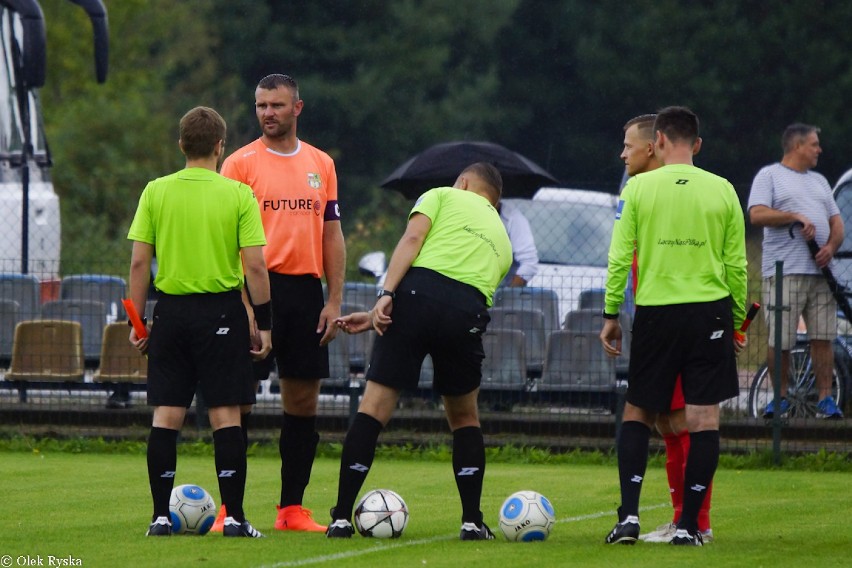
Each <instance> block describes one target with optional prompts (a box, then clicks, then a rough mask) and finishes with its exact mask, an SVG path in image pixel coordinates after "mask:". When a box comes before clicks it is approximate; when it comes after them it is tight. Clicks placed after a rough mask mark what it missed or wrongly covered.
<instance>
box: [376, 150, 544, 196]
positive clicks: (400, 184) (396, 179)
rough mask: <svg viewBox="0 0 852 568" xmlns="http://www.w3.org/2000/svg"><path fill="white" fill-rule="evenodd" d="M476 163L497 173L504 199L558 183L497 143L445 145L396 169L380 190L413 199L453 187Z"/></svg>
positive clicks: (532, 164) (428, 151)
mask: <svg viewBox="0 0 852 568" xmlns="http://www.w3.org/2000/svg"><path fill="white" fill-rule="evenodd" d="M475 162H488V163H490V164H493V165H494V166H495V167H496V168H497V169H498V170H500V174H501V175H502V176H503V196H504V197H532V194H533V193H535V191H536V190H537V189H538V188H540V187H542V186H544V185H558V183H559V181H558V180H557V179H556V178H554V177H553V176H552V175H550V174H549V173H547V172H546V171H545V170H544V169H542V168H541V167H540V166H539V165H537V164H536V163H534V162H532V161H530V160H528V159H527V158H525V157H524V156H522V155H520V154H518V153H517V152H513V151H511V150H509V149H508V148H505V147H503V146H500V145H499V144H492V143H491V142H445V143H443V144H436V145H435V146H432V147H431V148H428V149H426V150H424V151H423V152H421V153H419V154H417V155H416V156H414V157H413V158H411V159H410V160H408V161H407V162H405V163H404V164H402V165H401V166H399V167H398V168H397V169H396V170H395V171H394V172H393V173H392V174H391V175H389V176H388V177H387V179H385V180H384V181H383V182H382V187H384V188H386V189H395V190H397V191H399V192H401V193H402V194H403V195H404V196H406V197H407V198H409V199H414V198H416V197H418V196H419V195H420V194H421V193H423V192H424V191H427V190H429V189H432V188H433V187H441V186H449V185H453V183H454V182H455V181H456V178H457V177H458V175H459V174H460V173H461V172H462V170H463V169H465V168H466V167H467V166H469V165H471V164H473V163H475Z"/></svg>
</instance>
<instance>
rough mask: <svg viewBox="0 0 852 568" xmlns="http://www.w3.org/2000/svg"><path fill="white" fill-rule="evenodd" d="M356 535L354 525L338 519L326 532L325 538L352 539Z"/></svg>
mask: <svg viewBox="0 0 852 568" xmlns="http://www.w3.org/2000/svg"><path fill="white" fill-rule="evenodd" d="M353 534H355V528H354V527H353V526H352V523H350V522H349V521H347V520H346V519H337V520H336V521H334V522H333V523H331V524H330V525H328V528H327V529H326V531H325V536H327V537H328V538H352V535H353Z"/></svg>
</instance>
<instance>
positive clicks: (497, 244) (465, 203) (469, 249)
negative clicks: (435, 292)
mask: <svg viewBox="0 0 852 568" xmlns="http://www.w3.org/2000/svg"><path fill="white" fill-rule="evenodd" d="M415 213H422V214H423V215H426V216H427V217H429V219H430V220H431V221H432V228H431V229H430V230H429V234H428V235H427V236H426V240H425V241H424V242H423V247H422V248H421V249H420V254H418V255H417V258H416V259H414V262H413V263H412V266H415V267H420V268H428V269H430V270H434V271H435V272H440V273H441V274H443V275H444V276H447V277H448V278H452V279H453V280H456V281H458V282H462V283H464V284H468V285H470V286H473V287H474V288H476V289H477V290H479V291H480V292H482V294H483V295H484V296H485V300H486V303H487V304H488V305H489V306H490V305H491V301H492V299H493V296H494V290H495V289H496V288H497V285H498V284H499V283H500V281H501V280H503V277H504V276H505V275H506V273H507V272H508V271H509V267H510V266H511V264H512V245H511V243H510V242H509V235H507V234H506V228H505V227H504V226H503V221H501V220H500V214H499V213H497V209H495V208H494V206H493V205H491V203H490V202H489V201H488V200H487V199H485V198H484V197H482V196H481V195H477V194H475V193H473V192H470V191H463V190H461V189H454V188H452V187H438V188H435V189H430V190H429V191H427V192H426V193H424V194H423V195H421V196H420V198H419V199H418V200H417V203H415V204H414V208H413V209H412V210H411V214H410V215H409V217H410V216H411V215H414V214H415Z"/></svg>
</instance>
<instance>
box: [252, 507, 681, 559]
mask: <svg viewBox="0 0 852 568" xmlns="http://www.w3.org/2000/svg"><path fill="white" fill-rule="evenodd" d="M662 507H671V503H660V504H657V505H650V506H648V507H640V511H651V510H654V509H660V508H662ZM612 514H613V512H612V511H599V512H597V513H590V514H588V515H580V516H577V517H565V518H564V519H557V520H556V522H557V523H577V522H580V521H590V520H593V519H600V518H601V517H608V516H610V515H612ZM498 536H499V533H498ZM456 538H458V535H443V536H433V537H430V538H419V539H417V540H406V541H402V542H399V541H398V542H394V543H391V544H383V545H381V546H374V547H372V548H363V549H361V550H349V551H346V552H336V553H334V554H324V555H322V556H315V557H313V558H302V559H301V560H288V561H286V562H276V563H275V564H263V565H261V566H258V567H257V568H290V567H291V566H310V565H312V564H324V563H326V562H334V561H335V560H344V559H348V558H355V557H356V556H364V555H367V554H373V553H375V552H385V551H388V550H393V549H395V548H404V547H408V546H419V545H421V544H431V543H433V542H440V541H442V540H453V539H456Z"/></svg>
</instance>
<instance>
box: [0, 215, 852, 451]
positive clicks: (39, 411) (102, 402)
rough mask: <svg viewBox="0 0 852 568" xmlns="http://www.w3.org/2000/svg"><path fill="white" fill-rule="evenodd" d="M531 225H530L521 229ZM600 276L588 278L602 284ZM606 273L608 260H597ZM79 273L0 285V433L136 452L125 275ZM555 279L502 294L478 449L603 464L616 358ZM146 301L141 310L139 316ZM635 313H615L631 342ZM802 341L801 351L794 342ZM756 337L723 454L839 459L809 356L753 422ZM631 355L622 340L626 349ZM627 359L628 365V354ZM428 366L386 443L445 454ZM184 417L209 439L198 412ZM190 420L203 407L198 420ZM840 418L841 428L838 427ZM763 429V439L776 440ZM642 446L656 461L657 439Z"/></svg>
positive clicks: (140, 368)
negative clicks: (77, 439)
mask: <svg viewBox="0 0 852 568" xmlns="http://www.w3.org/2000/svg"><path fill="white" fill-rule="evenodd" d="M531 221H532V223H533V224H535V223H536V219H535V218H533V219H531ZM749 250H750V257H752V258H750V261H751V262H750V264H751V266H752V267H751V268H750V271H751V272H752V273H753V274H754V277H753V278H751V279H750V292H749V299H750V301H751V300H756V301H760V294H761V291H760V286H761V283H760V278H759V276H757V275H756V268H755V267H756V266H759V256H756V255H759V241H758V242H756V243H755V242H750V246H749ZM598 264H599V265H598V266H596V267H595V266H591V268H600V269H604V267H603V266H601V265H600V262H599V261H598ZM604 264H605V259H604ZM92 267H93V269H92V271H91V272H85V273H83V272H82V271H80V273H75V274H63V275H59V274H58V271H57V274H56V277H55V278H51V277H43V278H39V277H38V276H37V275H34V274H28V275H24V274H20V273H11V272H7V273H3V274H0V369H2V370H0V428H2V429H3V430H5V431H6V432H7V433H9V432H11V433H16V434H24V435H33V436H39V435H88V436H103V437H119V438H121V437H137V438H141V437H143V436H144V435H145V433H146V432H147V428H148V426H149V425H150V419H151V410H150V408H149V407H147V406H146V402H145V376H146V364H145V359H144V358H142V357H141V356H140V355H139V354H138V353H136V352H135V351H134V350H133V349H132V348H131V347H130V345H129V343H128V341H127V336H128V333H129V328H128V327H127V325H126V319H127V318H126V314H125V313H124V311H123V309H122V305H121V301H120V300H121V299H122V298H123V297H126V295H127V291H126V284H125V280H124V278H122V277H121V276H116V275H117V274H122V273H126V270H127V261H125V260H122V261H120V262H119V261H116V262H113V263H110V264H106V263H100V264H98V263H93V264H92ZM562 268H565V267H563V266H559V265H552V266H548V265H546V264H542V265H541V266H540V274H541V275H542V276H544V277H545V278H546V280H545V281H546V282H547V283H548V284H549V285H548V286H537V285H535V284H537V283H538V282H536V281H535V280H534V281H532V282H531V284H533V285H532V286H528V287H525V288H501V289H499V290H498V292H497V294H496V296H495V301H494V306H493V308H492V310H491V314H492V322H491V324H490V326H489V329H488V331H487V332H486V334H485V336H484V344H485V351H486V359H485V362H484V364H483V382H482V391H481V404H480V406H481V412H482V423H483V428H484V430H485V432H486V440H487V442H488V443H489V444H499V445H508V444H512V445H517V446H537V447H547V448H552V449H557V450H569V449H574V448H597V449H604V450H607V449H610V448H612V447H613V445H614V439H615V435H616V430H617V427H618V413H619V408H620V403H621V401H622V396H621V395H622V393H623V390H624V386H625V384H626V383H625V381H626V377H627V358H626V357H625V358H623V359H618V360H612V359H607V358H606V357H605V356H604V355H603V353H602V350H601V347H600V343H599V340H598V334H599V332H600V327H601V318H600V310H601V306H602V304H601V302H602V289H601V286H602V284H603V280H602V279H601V275H600V272H599V271H597V272H596V271H593V270H587V271H586V272H585V274H580V275H577V274H569V275H564V276H560V273H559V271H558V270H557V269H560V270H561V269H562ZM375 289H376V284H375V283H374V282H348V283H347V284H346V287H345V297H344V311H356V310H359V309H364V308H367V309H368V308H369V307H371V306H372V303H373V302H374V299H375ZM153 305H154V304H153V302H149V306H148V307H147V310H146V311H148V315H150V313H151V310H152V309H153ZM632 309H633V308H632V306H631V304H630V302H629V301H628V302H627V303H626V304H625V308H624V310H623V313H622V314H621V319H622V323H623V326H624V329H625V330H629V329H630V322H631V320H632ZM839 321H840V322H841V325H840V327H839V329H840V332H839V333H838V336H837V339H836V341H835V342H834V351H835V354H836V357H835V359H836V371H835V378H834V385H833V389H834V392H833V394H834V396H835V398H836V399H837V400H838V402H839V403H840V404H841V405H843V406H846V408H845V410H850V408H849V405H848V399H849V395H850V388H852V386H850V383H852V381H850V379H849V369H850V368H852V365H850V362H852V334H850V331H849V329H848V325H847V323H846V321H845V319H843V318H840V319H839ZM805 337H806V336H804V335H803V336H801V338H802V339H804V338H805ZM767 339H768V338H767V327H766V325H765V322H764V319H763V317H762V316H759V317H758V318H757V320H756V321H755V322H754V325H753V326H752V327H751V329H750V330H749V345H748V347H747V349H746V350H745V351H744V352H743V353H741V354H740V356H739V358H738V363H739V377H740V394H739V396H737V397H736V398H734V399H731V400H729V401H727V402H725V403H724V404H723V405H722V407H723V411H722V426H721V430H722V440H723V450H724V451H728V452H751V451H762V450H769V449H771V448H773V445H774V444H775V445H778V446H779V447H780V450H781V451H782V452H787V453H800V452H812V451H818V450H827V451H838V452H849V451H850V450H852V429H850V427H849V426H850V422H849V419H843V420H822V419H819V418H817V417H816V416H815V413H814V409H813V407H814V405H815V403H816V397H817V394H816V387H815V382H814V375H813V366H812V364H811V363H810V357H809V351H808V348H807V343H806V342H802V343H800V344H797V345H796V347H795V348H794V350H793V352H792V356H791V359H792V361H793V365H792V367H793V371H792V372H791V377H792V378H791V385H792V386H791V395H790V396H791V400H793V399H795V400H796V401H797V405H796V407H795V410H794V411H791V412H790V413H789V415H788V416H785V417H784V418H783V419H782V420H780V421H779V423H777V424H774V423H773V421H771V420H766V419H764V418H763V411H764V408H765V406H766V404H767V403H768V402H769V400H771V399H772V396H773V393H772V383H771V381H770V380H769V379H768V378H767V373H766V370H765V369H766V367H765V363H766V345H767ZM372 342H373V336H372V334H371V333H367V334H362V335H357V336H346V335H343V334H340V335H338V338H337V339H336V340H335V341H334V342H333V343H332V345H331V349H330V360H331V369H332V372H331V377H330V378H328V379H324V380H323V381H322V394H321V396H320V417H319V427H320V429H321V430H322V431H323V433H324V434H323V436H324V439H326V440H340V439H342V437H343V435H344V433H345V430H346V427H347V425H348V422H349V419H350V417H351V416H352V413H353V412H354V409H355V408H357V401H358V396H359V394H360V392H361V390H362V388H363V377H364V369H365V367H366V365H367V364H368V361H369V353H370V349H371V346H372ZM628 343H629V333H628V337H627V338H626V344H628ZM625 351H627V350H625ZM431 380H432V366H431V361H430V360H429V359H428V358H427V360H426V361H425V363H424V365H423V369H422V371H421V379H420V385H419V388H418V389H417V390H416V391H414V392H408V393H405V395H404V396H403V398H402V400H401V402H400V407H399V408H398V410H397V412H396V413H395V415H394V418H393V419H392V420H391V422H390V424H389V425H388V427H387V429H386V430H385V432H384V434H383V438H382V440H384V441H385V442H412V443H432V442H436V443H443V442H448V441H449V440H450V437H449V433H448V431H447V427H446V422H445V419H444V417H443V410H442V408H441V404H440V400H439V399H438V398H436V397H435V396H434V395H433V393H432V392H431V389H430V385H431ZM279 397H280V395H279V392H278V384H277V380H276V376H275V375H274V372H273V375H272V377H271V379H270V380H267V381H263V382H262V383H261V387H260V391H259V393H258V402H257V405H256V407H255V410H254V413H253V419H252V424H253V427H252V432H251V434H250V436H251V439H252V441H257V442H263V441H269V442H274V441H275V440H277V436H278V433H277V430H278V429H279V428H280V425H281V410H280V408H281V405H280V404H281V403H280V400H279ZM196 410H197V407H196V405H194V406H193V408H192V409H191V410H190V413H189V416H188V420H189V422H190V423H191V424H192V425H195V426H196V427H197V428H192V427H189V428H186V429H185V431H186V432H185V435H191V434H192V433H193V432H199V433H200V435H206V432H207V431H206V430H205V427H206V421H205V415H204V412H203V411H202V412H197V411H196ZM202 410H203V407H202ZM847 414H848V413H847ZM774 428H775V429H774ZM652 445H655V447H656V448H662V439H661V438H659V437H658V436H657V437H655V439H654V440H652Z"/></svg>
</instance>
